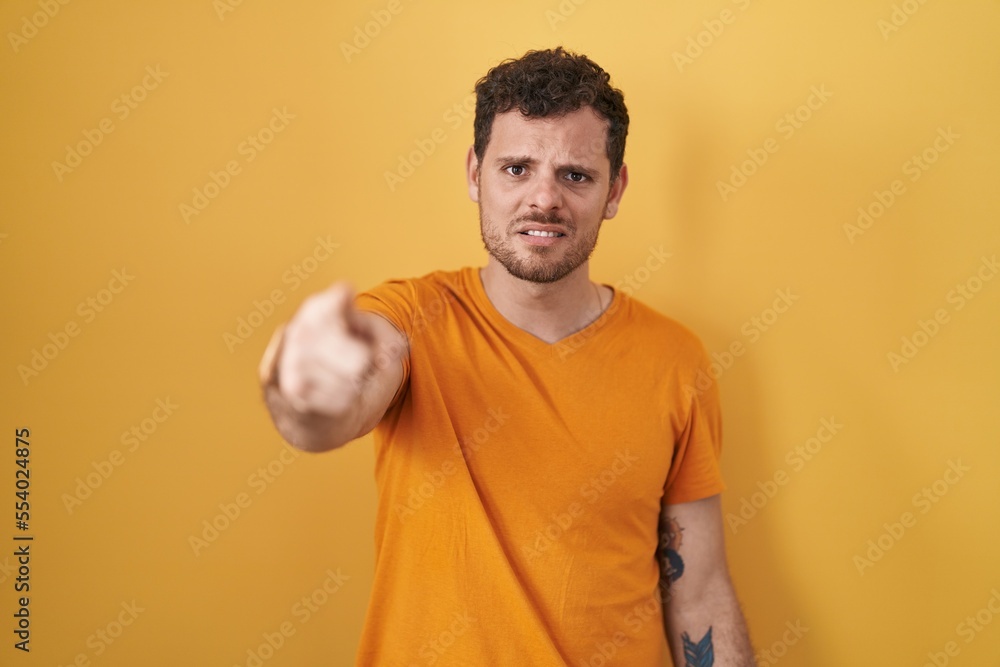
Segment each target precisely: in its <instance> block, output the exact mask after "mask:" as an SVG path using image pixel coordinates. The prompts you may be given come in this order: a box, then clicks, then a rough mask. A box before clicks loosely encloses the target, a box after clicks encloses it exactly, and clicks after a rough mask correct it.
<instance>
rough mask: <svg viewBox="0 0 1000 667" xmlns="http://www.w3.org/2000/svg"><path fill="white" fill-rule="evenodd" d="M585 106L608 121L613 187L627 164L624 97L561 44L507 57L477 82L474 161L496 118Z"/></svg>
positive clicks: (600, 72)
mask: <svg viewBox="0 0 1000 667" xmlns="http://www.w3.org/2000/svg"><path fill="white" fill-rule="evenodd" d="M583 106H590V107H591V108H592V109H593V110H594V111H595V112H597V115H598V116H600V117H602V118H604V119H605V120H607V121H608V138H607V154H608V160H609V161H610V162H611V183H614V182H615V179H617V178H618V172H619V171H620V170H621V166H622V162H623V161H624V160H625V137H626V135H627V134H628V109H626V108H625V96H624V95H623V94H622V91H620V90H618V89H617V88H613V87H612V86H611V76H610V75H609V74H608V73H607V72H605V71H604V70H603V69H601V67H600V66H598V65H597V63H595V62H594V61H592V60H591V59H590V58H588V57H587V56H585V55H582V54H576V53H572V52H570V51H566V50H564V49H563V47H561V46H557V47H556V48H555V49H546V50H544V51H528V52H527V53H525V54H524V55H523V56H521V57H520V58H517V59H514V58H509V59H507V60H505V61H503V62H502V63H500V64H499V65H497V66H496V67H494V68H493V69H491V70H490V71H489V72H487V73H486V76H484V77H483V78H481V79H480V80H479V81H477V82H476V121H475V128H474V130H475V144H474V149H475V152H476V159H477V160H479V163H480V164H482V161H483V155H484V154H485V153H486V145H487V144H489V142H490V132H491V130H492V129H493V119H494V118H495V117H496V115H497V114H500V113H506V112H507V111H510V110H512V109H518V110H519V111H520V112H521V113H522V114H523V115H525V116H527V117H529V118H545V117H547V116H561V115H564V114H567V113H570V112H573V111H576V110H578V109H580V108H581V107H583Z"/></svg>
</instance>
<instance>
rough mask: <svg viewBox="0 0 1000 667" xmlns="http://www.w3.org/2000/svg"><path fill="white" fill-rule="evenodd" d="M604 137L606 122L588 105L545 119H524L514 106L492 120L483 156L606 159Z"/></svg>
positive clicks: (583, 159)
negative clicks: (485, 153)
mask: <svg viewBox="0 0 1000 667" xmlns="http://www.w3.org/2000/svg"><path fill="white" fill-rule="evenodd" d="M607 139H608V122H607V121H606V120H604V119H603V118H601V117H600V116H598V115H597V113H596V112H595V111H594V110H593V109H591V108H590V107H582V108H580V109H577V110H576V111H572V112H570V113H567V114H564V115H562V116H547V117H545V118H527V117H525V116H524V115H523V114H521V112H520V111H518V110H516V109H514V110H512V111H507V112H505V113H502V114H497V115H496V117H495V118H494V119H493V129H492V131H491V132H490V142H489V145H488V146H487V148H486V152H487V155H486V156H484V157H485V158H486V159H489V158H490V157H492V156H496V155H530V156H533V157H538V158H540V159H541V158H544V157H549V158H555V157H559V158H562V159H568V160H573V161H585V162H588V163H595V162H600V161H601V160H602V159H603V160H604V161H605V162H606V161H608V154H607Z"/></svg>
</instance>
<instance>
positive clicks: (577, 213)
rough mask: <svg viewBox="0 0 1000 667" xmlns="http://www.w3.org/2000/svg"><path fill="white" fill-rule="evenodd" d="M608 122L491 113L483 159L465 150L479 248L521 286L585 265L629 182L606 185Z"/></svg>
mask: <svg viewBox="0 0 1000 667" xmlns="http://www.w3.org/2000/svg"><path fill="white" fill-rule="evenodd" d="M606 142H607V121H605V120H603V119H601V118H600V117H599V116H597V114H596V113H594V111H593V110H592V109H591V108H590V107H583V108H581V109H579V110H577V111H574V112H572V113H569V114H566V115H564V116H560V117H549V118H525V117H524V116H523V115H521V113H520V112H519V111H517V110H514V111H509V112H507V113H503V114H498V115H497V116H496V118H495V119H494V121H493V130H492V132H491V134H490V141H489V144H488V145H487V147H486V151H485V153H484V155H483V161H482V163H481V164H479V163H478V162H477V161H476V156H475V153H474V152H473V151H472V149H470V150H469V157H468V161H467V172H468V179H469V196H470V197H471V198H472V200H473V201H475V202H477V203H478V204H479V222H480V227H481V232H482V237H483V244H484V245H485V246H486V250H487V251H488V252H489V253H490V255H492V256H493V257H494V258H495V259H496V260H497V261H498V262H499V263H500V264H501V265H503V267H504V268H505V269H507V271H508V272H509V273H510V274H511V275H513V276H515V277H517V278H521V279H522V280H528V281H531V282H538V283H551V282H555V281H557V280H560V279H561V278H563V277H565V276H566V275H568V274H570V273H571V272H573V271H574V270H575V269H577V268H578V267H579V266H580V265H582V264H583V263H584V262H586V261H587V259H588V258H589V257H590V254H591V252H593V250H594V246H595V245H597V235H598V232H599V231H600V229H601V222H602V221H603V220H605V219H608V218H613V217H614V216H615V214H616V213H617V212H618V203H619V201H620V200H621V196H622V193H623V192H624V190H625V186H626V184H627V182H628V172H627V170H626V168H625V167H624V165H623V166H622V169H621V172H620V174H619V177H618V179H617V180H616V181H615V183H614V185H610V169H611V164H610V161H609V160H608V156H607V150H606Z"/></svg>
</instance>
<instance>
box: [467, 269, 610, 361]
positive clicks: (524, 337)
mask: <svg viewBox="0 0 1000 667" xmlns="http://www.w3.org/2000/svg"><path fill="white" fill-rule="evenodd" d="M462 273H463V279H464V280H465V283H466V284H467V285H468V287H469V292H470V294H471V295H472V298H473V300H474V301H475V302H476V304H477V305H478V306H479V309H480V310H481V311H482V313H483V314H484V315H485V316H486V318H487V319H489V321H490V323H492V324H493V326H495V327H496V328H497V329H499V330H500V331H502V332H503V333H504V335H505V336H506V337H507V338H509V339H510V340H512V341H515V342H518V343H520V344H521V345H523V346H525V347H528V348H531V349H533V350H536V351H539V352H551V351H553V350H559V349H565V347H566V346H569V347H571V348H573V349H576V348H577V347H578V346H580V345H582V344H583V342H584V341H586V340H588V339H590V338H592V337H593V336H595V335H597V334H598V333H599V332H600V330H601V329H603V328H604V326H605V325H607V324H608V323H609V322H611V321H613V320H614V318H616V317H617V316H618V311H620V310H621V309H622V306H623V305H625V295H624V294H622V293H621V292H620V291H618V290H617V289H615V288H614V286H612V285H605V286H606V287H610V288H611V302H610V303H609V304H608V306H607V307H606V308H605V309H604V311H603V312H602V313H601V314H600V315H599V316H598V317H597V319H595V320H594V321H593V322H591V323H590V324H588V325H587V326H585V327H584V328H582V329H580V330H579V331H576V332H574V333H571V334H569V335H568V336H564V337H563V338H560V339H559V340H557V341H555V342H554V343H548V342H546V341H544V340H542V339H541V338H539V337H538V336H536V335H534V334H532V333H530V332H528V331H525V330H524V329H522V328H521V327H519V326H517V325H516V324H514V323H513V322H511V321H510V320H508V319H507V318H506V317H504V316H503V314H502V313H501V312H500V311H499V310H497V309H496V306H494V305H493V302H492V301H490V297H489V296H488V295H487V294H486V287H485V286H484V285H483V281H482V278H481V277H480V274H479V268H478V267H474V266H473V267H469V266H467V267H465V268H463V269H462ZM601 284H602V285H603V283H601Z"/></svg>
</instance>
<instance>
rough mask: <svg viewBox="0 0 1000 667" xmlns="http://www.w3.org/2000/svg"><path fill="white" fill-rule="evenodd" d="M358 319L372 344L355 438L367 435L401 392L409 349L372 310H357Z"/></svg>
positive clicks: (393, 329) (404, 337) (403, 340)
mask: <svg viewBox="0 0 1000 667" xmlns="http://www.w3.org/2000/svg"><path fill="white" fill-rule="evenodd" d="M358 318H359V319H360V320H361V322H362V323H363V325H364V328H365V329H366V331H367V332H368V333H369V334H370V335H371V336H372V339H373V341H374V358H373V359H372V367H371V371H370V372H371V376H370V377H369V378H368V386H367V388H366V390H365V393H364V398H363V401H362V408H361V409H362V420H361V428H360V431H359V432H358V434H357V435H356V436H355V437H356V438H360V437H361V436H363V435H365V434H367V433H369V432H370V431H371V430H372V429H373V428H375V426H376V425H378V423H379V422H380V421H381V420H382V417H383V416H384V415H385V413H386V411H388V409H389V408H390V407H391V405H392V404H393V400H394V399H395V398H397V396H398V395H399V394H401V393H402V391H403V385H404V381H405V380H406V379H407V378H406V373H405V369H406V368H407V367H408V365H409V355H410V346H409V343H408V341H407V339H406V336H405V335H403V333H402V332H401V331H400V330H399V329H397V328H396V327H395V325H393V324H392V323H391V322H389V320H387V319H386V318H384V317H382V316H381V315H379V314H377V313H375V312H372V311H358Z"/></svg>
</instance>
